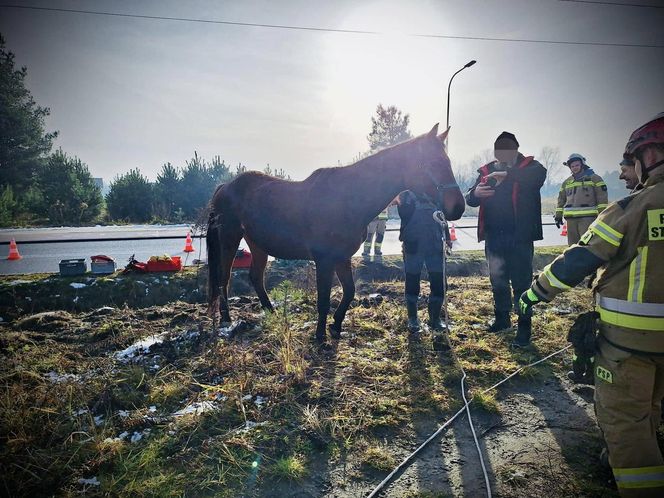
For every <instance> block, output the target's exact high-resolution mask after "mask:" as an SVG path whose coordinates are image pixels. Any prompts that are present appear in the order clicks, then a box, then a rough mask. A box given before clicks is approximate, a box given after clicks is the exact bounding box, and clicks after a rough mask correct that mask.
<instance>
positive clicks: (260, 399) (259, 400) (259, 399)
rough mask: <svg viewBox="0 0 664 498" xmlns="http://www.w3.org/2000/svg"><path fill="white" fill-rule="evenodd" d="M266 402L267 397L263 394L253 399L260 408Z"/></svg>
mask: <svg viewBox="0 0 664 498" xmlns="http://www.w3.org/2000/svg"><path fill="white" fill-rule="evenodd" d="M266 402H267V398H264V397H263V396H256V399H255V400H254V404H255V405H256V406H257V407H258V408H261V407H262V406H263V405H264V404H265V403H266Z"/></svg>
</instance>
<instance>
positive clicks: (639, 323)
mask: <svg viewBox="0 0 664 498" xmlns="http://www.w3.org/2000/svg"><path fill="white" fill-rule="evenodd" d="M597 311H598V312H599V319H600V320H601V321H603V322H604V323H608V324H609V325H615V326H616V327H623V328H627V329H636V330H648V331H651V332H664V317H650V316H637V315H630V314H626V313H618V312H616V311H609V310H607V309H605V308H603V307H602V306H597Z"/></svg>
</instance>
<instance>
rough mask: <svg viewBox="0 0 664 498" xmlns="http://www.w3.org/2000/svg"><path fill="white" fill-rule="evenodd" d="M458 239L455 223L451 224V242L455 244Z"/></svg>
mask: <svg viewBox="0 0 664 498" xmlns="http://www.w3.org/2000/svg"><path fill="white" fill-rule="evenodd" d="M456 239H457V236H456V228H454V223H450V240H451V241H452V242H454V241H455V240H456Z"/></svg>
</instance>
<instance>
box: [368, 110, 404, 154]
mask: <svg viewBox="0 0 664 498" xmlns="http://www.w3.org/2000/svg"><path fill="white" fill-rule="evenodd" d="M409 122H410V115H408V114H402V112H401V111H400V110H399V109H397V108H396V107H395V106H393V105H391V106H389V107H383V104H378V107H376V115H375V116H373V117H372V118H371V133H369V135H368V136H367V139H368V140H369V148H370V150H371V152H376V151H378V150H380V149H383V148H385V147H389V146H391V145H395V144H398V143H400V142H403V141H404V140H408V139H409V138H412V135H411V133H410V131H409V130H408V124H409Z"/></svg>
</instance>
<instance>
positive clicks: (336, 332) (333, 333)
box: [330, 325, 341, 339]
mask: <svg viewBox="0 0 664 498" xmlns="http://www.w3.org/2000/svg"><path fill="white" fill-rule="evenodd" d="M330 337H332V339H341V328H336V327H335V326H334V325H330Z"/></svg>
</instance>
